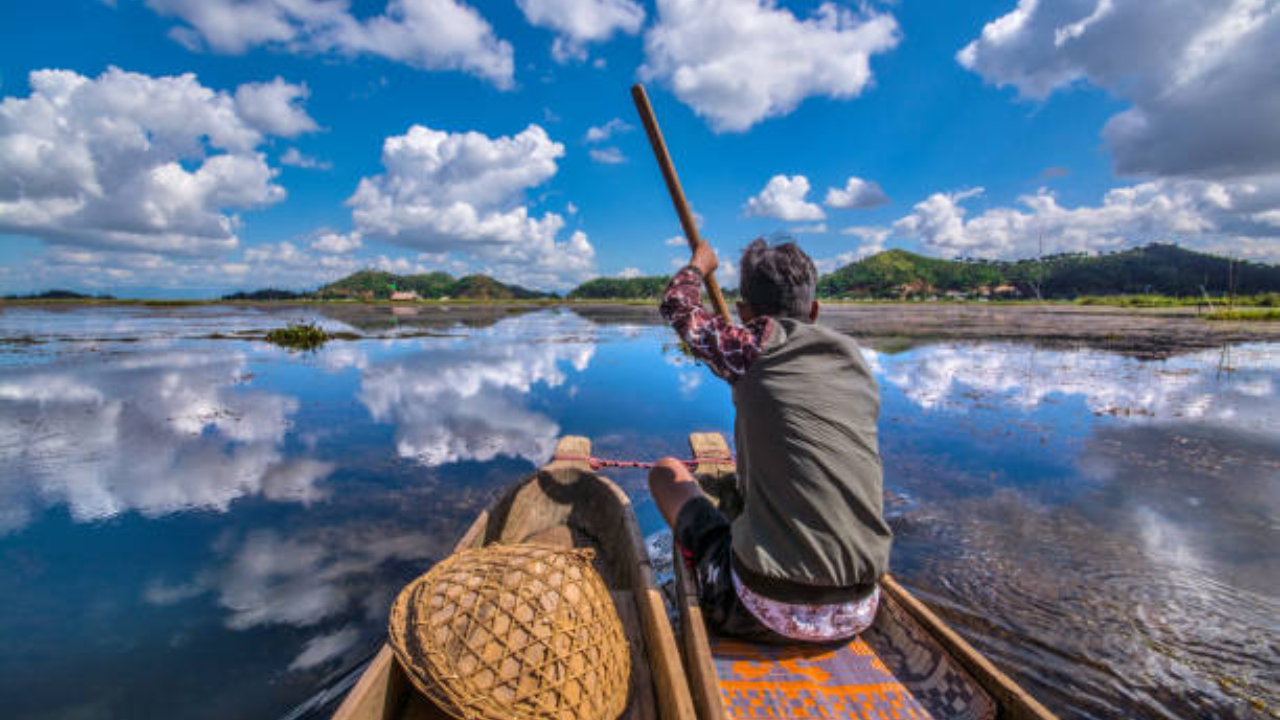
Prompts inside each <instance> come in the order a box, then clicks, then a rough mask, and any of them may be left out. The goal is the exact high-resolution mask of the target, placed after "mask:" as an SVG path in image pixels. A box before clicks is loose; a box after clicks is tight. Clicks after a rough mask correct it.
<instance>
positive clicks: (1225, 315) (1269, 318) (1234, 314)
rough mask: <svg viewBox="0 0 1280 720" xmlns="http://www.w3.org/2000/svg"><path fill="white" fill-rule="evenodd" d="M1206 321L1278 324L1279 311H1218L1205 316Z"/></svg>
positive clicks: (1273, 309) (1270, 309)
mask: <svg viewBox="0 0 1280 720" xmlns="http://www.w3.org/2000/svg"><path fill="white" fill-rule="evenodd" d="M1205 319H1208V320H1244V321H1253V322H1280V309H1277V308H1268V309H1266V310H1218V311H1217V312H1211V313H1209V314H1207V315H1205Z"/></svg>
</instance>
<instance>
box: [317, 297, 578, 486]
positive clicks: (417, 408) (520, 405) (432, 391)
mask: <svg viewBox="0 0 1280 720" xmlns="http://www.w3.org/2000/svg"><path fill="white" fill-rule="evenodd" d="M548 319H549V318H548V317H547V316H541V317H535V318H514V319H510V320H504V321H503V322H500V323H498V324H497V325H495V326H493V327H492V328H488V329H486V330H483V331H480V332H476V333H474V334H472V335H470V336H469V337H467V338H466V339H464V340H454V339H450V340H424V341H421V346H422V350H421V351H420V352H416V353H413V354H411V355H401V356H395V357H392V358H390V359H381V360H379V359H375V360H372V361H364V362H363V363H362V362H361V361H360V360H358V359H352V358H344V359H342V361H343V362H347V363H350V364H351V365H353V366H356V367H360V368H361V382H360V393H359V399H360V401H361V402H362V403H364V405H365V407H366V408H367V409H368V410H369V413H370V415H372V417H373V419H374V420H375V421H377V422H384V423H391V424H394V425H395V427H396V431H395V433H396V452H397V453H398V454H399V455H400V456H401V457H404V458H414V459H416V460H417V461H418V462H420V463H422V464H423V465H427V466H438V465H444V464H447V463H454V462H460V461H464V460H472V461H478V462H487V461H489V460H492V459H494V458H495V457H498V456H499V455H503V456H507V457H520V458H524V459H526V460H528V461H530V462H532V463H535V464H537V463H541V462H542V461H545V460H546V459H548V458H549V457H550V456H551V452H552V450H553V449H554V448H555V440H556V437H557V436H558V435H559V433H560V426H559V424H558V423H557V422H556V421H555V420H553V419H552V418H551V417H549V416H547V415H545V414H543V413H541V412H537V411H535V410H531V409H530V408H529V407H528V406H527V405H528V403H527V397H526V396H528V394H529V393H530V391H531V390H532V389H533V388H534V386H537V385H542V386H545V387H548V388H555V387H559V386H561V385H563V384H564V383H565V381H566V379H567V375H566V373H565V366H566V365H567V366H569V367H572V368H573V370H574V371H575V372H579V373H580V372H583V371H585V370H586V369H587V367H588V365H590V363H591V358H592V357H593V356H594V354H595V329H594V325H593V324H592V323H591V322H590V321H587V320H583V319H582V318H580V317H578V316H576V315H569V314H563V315H557V316H555V317H554V318H552V319H551V322H548Z"/></svg>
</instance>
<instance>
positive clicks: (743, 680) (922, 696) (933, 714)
mask: <svg viewBox="0 0 1280 720" xmlns="http://www.w3.org/2000/svg"><path fill="white" fill-rule="evenodd" d="M689 444H690V446H691V447H692V449H693V452H694V457H695V458H696V459H698V461H699V462H698V465H697V468H696V470H695V475H696V476H697V477H698V480H699V482H700V483H701V484H702V486H703V488H704V489H705V490H706V491H707V493H708V495H710V496H712V497H713V498H716V499H719V498H723V502H721V507H722V508H723V509H724V511H725V512H726V514H729V515H733V514H735V510H736V509H739V508H740V498H738V499H737V500H736V501H735V499H734V492H735V488H736V468H735V467H734V465H733V462H732V460H730V459H728V458H730V457H731V456H730V454H729V448H728V445H727V443H725V440H724V437H722V436H721V435H720V434H719V433H695V434H693V435H690V436H689ZM676 555H677V557H676V558H675V559H674V562H673V565H674V569H675V575H676V598H677V600H676V603H677V605H678V608H679V612H680V627H681V636H682V642H683V649H684V658H685V661H686V665H687V668H688V671H689V687H690V691H691V692H692V694H693V701H694V706H695V708H696V709H697V713H698V718H699V720H734V719H736V718H762V717H769V718H833V719H834V718H934V719H935V720H960V719H964V720H1055V716H1054V715H1053V714H1052V713H1050V712H1049V711H1048V710H1047V709H1046V708H1045V707H1044V706H1043V705H1041V704H1040V703H1039V702H1037V701H1036V699H1035V698H1033V697H1032V696H1031V695H1029V694H1028V693H1027V692H1026V691H1025V690H1023V689H1022V688H1020V687H1019V686H1018V685H1017V684H1016V683H1015V682H1014V681H1013V680H1012V679H1010V678H1009V676H1007V675H1005V674H1004V673H1003V672H1001V671H1000V670H999V669H998V668H997V667H996V666H995V665H993V664H992V663H991V662H990V661H989V660H987V659H986V658H985V657H983V656H982V655H981V654H979V653H978V651H977V650H975V649H974V648H973V647H972V646H971V645H969V643H967V642H965V641H964V639H963V638H961V637H960V636H959V635H958V634H956V633H955V632H954V631H953V630H952V629H951V628H949V627H947V625H946V623H944V622H943V621H942V620H941V619H940V618H939V617H938V616H937V615H935V614H934V613H933V612H932V611H931V610H930V609H929V608H928V607H927V606H925V604H924V603H922V602H920V601H919V600H917V599H916V598H915V597H914V596H912V595H911V593H909V592H907V589H906V588H904V587H902V586H901V585H900V584H898V582H897V581H896V580H894V579H893V578H892V577H890V576H888V575H886V576H885V577H884V578H883V579H882V580H881V583H880V593H881V594H880V607H879V610H878V612H877V614H876V619H875V623H874V624H873V625H872V627H871V628H870V629H869V630H867V631H866V632H864V633H863V634H862V635H861V636H859V637H858V638H857V639H855V640H853V641H851V642H849V643H848V644H844V645H841V646H839V647H832V646H825V647H814V646H812V645H804V644H799V643H798V644H797V645H796V646H773V645H752V644H749V643H743V642H741V641H734V640H731V639H728V638H719V637H716V636H715V635H714V634H713V633H711V632H709V631H708V628H707V626H706V625H705V623H704V622H703V618H702V612H701V610H700V609H699V607H698V597H697V588H696V586H695V584H694V580H693V577H692V573H691V572H690V570H689V568H688V567H687V566H686V565H685V563H684V561H683V560H682V559H681V558H680V557H679V554H678V553H676Z"/></svg>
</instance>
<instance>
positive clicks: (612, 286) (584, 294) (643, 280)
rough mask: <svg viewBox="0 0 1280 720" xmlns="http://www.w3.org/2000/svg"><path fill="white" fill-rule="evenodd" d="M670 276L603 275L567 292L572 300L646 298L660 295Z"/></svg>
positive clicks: (665, 287)
mask: <svg viewBox="0 0 1280 720" xmlns="http://www.w3.org/2000/svg"><path fill="white" fill-rule="evenodd" d="M670 279H671V278H669V277H667V276H665V275H651V276H648V277H634V278H616V277H604V278H596V279H595V280H588V281H587V282H585V283H582V284H581V285H579V286H578V287H576V288H574V289H573V290H572V291H571V292H570V293H569V298H570V299H573V300H647V299H653V298H658V297H661V296H662V292H663V291H664V290H666V289H667V282H668V281H669V280H670Z"/></svg>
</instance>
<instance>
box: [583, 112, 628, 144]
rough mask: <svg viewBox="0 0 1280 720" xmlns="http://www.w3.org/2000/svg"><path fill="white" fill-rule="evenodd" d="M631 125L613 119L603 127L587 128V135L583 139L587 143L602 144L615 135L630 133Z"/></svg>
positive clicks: (621, 120)
mask: <svg viewBox="0 0 1280 720" xmlns="http://www.w3.org/2000/svg"><path fill="white" fill-rule="evenodd" d="M631 130H632V127H631V124H630V123H628V122H626V121H625V120H623V119H622V118H613V119H612V120H610V121H609V122H607V123H605V124H603V125H597V126H592V127H589V128H587V135H586V137H585V138H584V139H585V140H586V141H587V142H589V143H597V142H604V141H605V140H608V139H609V138H611V137H613V136H614V135H616V134H620V133H625V132H631Z"/></svg>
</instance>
